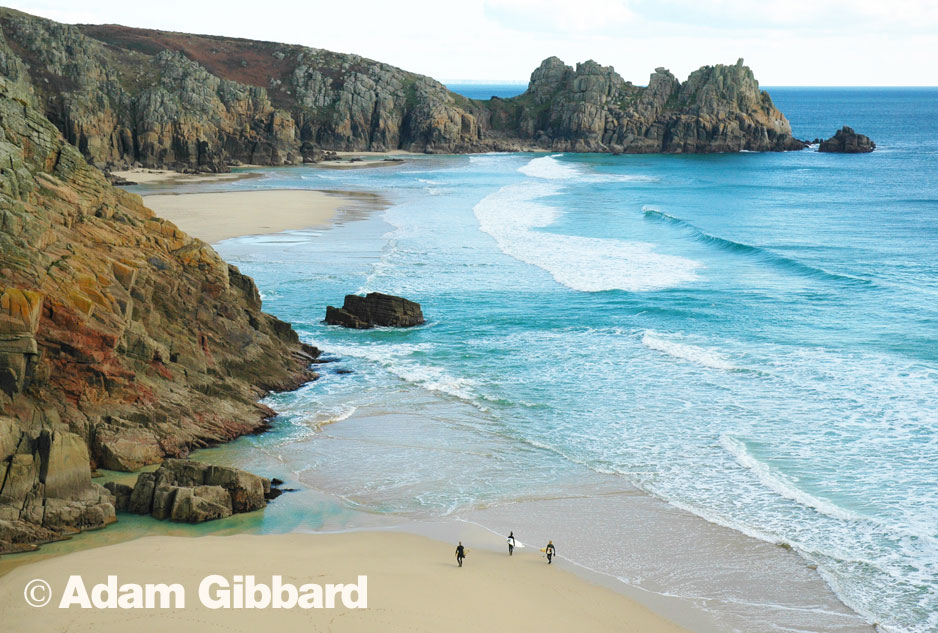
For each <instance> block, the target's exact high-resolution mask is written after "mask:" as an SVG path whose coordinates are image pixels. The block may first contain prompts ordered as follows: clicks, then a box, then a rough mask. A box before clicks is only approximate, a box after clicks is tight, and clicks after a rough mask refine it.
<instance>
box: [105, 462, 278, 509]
mask: <svg viewBox="0 0 938 633" xmlns="http://www.w3.org/2000/svg"><path fill="white" fill-rule="evenodd" d="M105 485H106V487H107V489H108V490H109V491H110V492H112V493H113V494H114V498H115V505H116V508H117V509H118V510H122V511H127V512H133V513H134V514H149V515H151V516H152V517H153V518H155V519H169V520H171V521H180V522H183V523H202V522H203V521H211V520H214V519H223V518H225V517H229V516H231V515H232V514H237V513H241V512H251V511H253V510H259V509H261V508H263V507H265V506H266V505H267V499H268V498H269V497H270V490H271V488H270V480H268V479H265V478H263V477H258V476H257V475H253V474H251V473H249V472H246V471H243V470H238V469H237V468H228V467H225V466H210V465H207V464H202V463H199V462H194V461H189V460H184V459H167V460H166V461H164V462H163V463H162V464H160V467H159V468H158V469H157V470H156V471H154V472H151V473H141V474H140V475H138V476H137V483H136V484H135V485H134V486H133V487H131V486H127V485H124V484H118V483H113V482H109V483H107V484H105Z"/></svg>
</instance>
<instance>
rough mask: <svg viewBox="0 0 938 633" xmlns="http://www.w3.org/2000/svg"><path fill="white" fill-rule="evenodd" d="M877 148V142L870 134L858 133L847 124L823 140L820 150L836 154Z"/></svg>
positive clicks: (870, 150) (861, 152)
mask: <svg viewBox="0 0 938 633" xmlns="http://www.w3.org/2000/svg"><path fill="white" fill-rule="evenodd" d="M874 149H876V143H874V142H873V141H871V140H870V137H869V136H865V135H863V134H857V133H856V132H854V131H853V128H851V127H847V126H846V125H845V126H843V127H842V128H840V129H839V130H837V133H836V134H834V135H833V136H832V137H830V138H829V139H827V140H826V141H821V143H820V145H819V146H818V150H817V151H819V152H830V153H836V154H866V153H868V152H872V151H873V150H874Z"/></svg>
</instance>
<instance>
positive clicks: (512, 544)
mask: <svg viewBox="0 0 938 633" xmlns="http://www.w3.org/2000/svg"><path fill="white" fill-rule="evenodd" d="M514 551H515V533H514V532H512V533H511V534H509V535H508V555H509V556H511V553H512V552H514Z"/></svg>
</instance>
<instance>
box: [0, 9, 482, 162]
mask: <svg viewBox="0 0 938 633" xmlns="http://www.w3.org/2000/svg"><path fill="white" fill-rule="evenodd" d="M0 29H2V35H3V37H4V38H5V39H6V42H7V45H8V46H7V47H6V48H7V51H6V55H5V56H6V57H7V58H9V59H12V60H15V61H17V62H19V63H20V65H21V66H25V67H26V68H28V71H27V73H26V74H27V79H28V82H29V83H30V84H31V87H32V89H33V91H34V93H35V97H36V104H37V105H38V106H39V108H40V109H41V110H42V111H43V112H44V114H45V115H46V116H47V117H48V118H49V120H50V121H52V122H53V123H55V125H56V126H57V127H58V128H59V129H60V130H61V131H62V133H63V134H64V135H65V137H66V139H67V140H68V141H69V142H70V143H72V144H73V145H75V146H76V147H78V148H79V150H81V152H82V154H84V156H85V158H86V159H88V161H89V162H91V163H93V164H94V165H96V166H98V167H105V166H107V165H116V166H126V165H129V164H132V163H140V164H142V165H144V166H147V167H171V168H176V169H198V170H207V171H213V170H216V171H217V170H223V169H225V167H226V165H227V164H229V163H231V162H234V161H240V162H249V163H257V164H265V165H279V164H284V163H296V162H300V161H302V160H303V158H304V157H306V158H307V159H309V157H310V156H312V154H313V152H314V150H315V149H316V148H326V149H333V150H387V149H397V148H402V149H407V150H414V151H441V152H444V151H445V152H461V151H471V150H472V149H474V148H476V147H477V146H478V143H479V139H480V131H479V129H478V126H477V124H476V121H475V118H474V117H473V116H472V115H471V114H469V113H467V112H466V111H465V110H463V109H462V108H460V107H459V105H458V102H459V101H460V100H461V101H464V102H467V103H468V101H467V100H465V99H462V98H461V97H458V96H457V95H453V94H451V93H450V92H448V91H447V90H446V89H445V88H444V87H443V86H442V85H441V84H440V83H438V82H436V81H434V80H432V79H430V78H428V77H423V76H420V75H415V74H413V73H408V72H405V71H402V70H400V69H397V68H394V67H392V66H388V65H387V64H381V63H378V62H374V61H371V60H368V59H364V58H361V57H358V56H356V55H342V54H338V53H331V52H329V51H324V50H318V49H311V48H306V47H302V46H291V45H286V44H276V43H271V42H257V41H251V40H242V39H235V38H223V37H210V36H199V35H186V34H181V33H166V32H161V31H149V30H142V29H131V28H126V27H120V26H71V25H65V24H59V23H56V22H53V21H51V20H45V19H42V18H37V17H34V16H30V15H26V14H23V13H19V12H16V11H12V10H8V9H0ZM0 72H4V68H3V64H2V63H0ZM8 76H9V75H8Z"/></svg>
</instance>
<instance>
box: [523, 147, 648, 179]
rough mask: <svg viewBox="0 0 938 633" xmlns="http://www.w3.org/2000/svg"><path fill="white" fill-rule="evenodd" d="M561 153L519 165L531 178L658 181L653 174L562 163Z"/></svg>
mask: <svg viewBox="0 0 938 633" xmlns="http://www.w3.org/2000/svg"><path fill="white" fill-rule="evenodd" d="M562 156H563V154H553V155H551V156H542V157H540V158H535V159H533V160H531V161H530V162H529V163H527V164H526V165H524V166H522V167H519V168H518V171H520V172H521V173H522V174H524V175H525V176H530V177H532V178H541V179H543V180H555V181H556V180H576V181H578V182H597V183H599V182H658V178H655V177H654V176H645V175H641V174H601V173H595V172H591V171H587V170H585V169H582V168H581V167H580V166H578V165H575V164H571V163H564V162H561V161H559V160H557V159H558V158H560V157H562Z"/></svg>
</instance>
